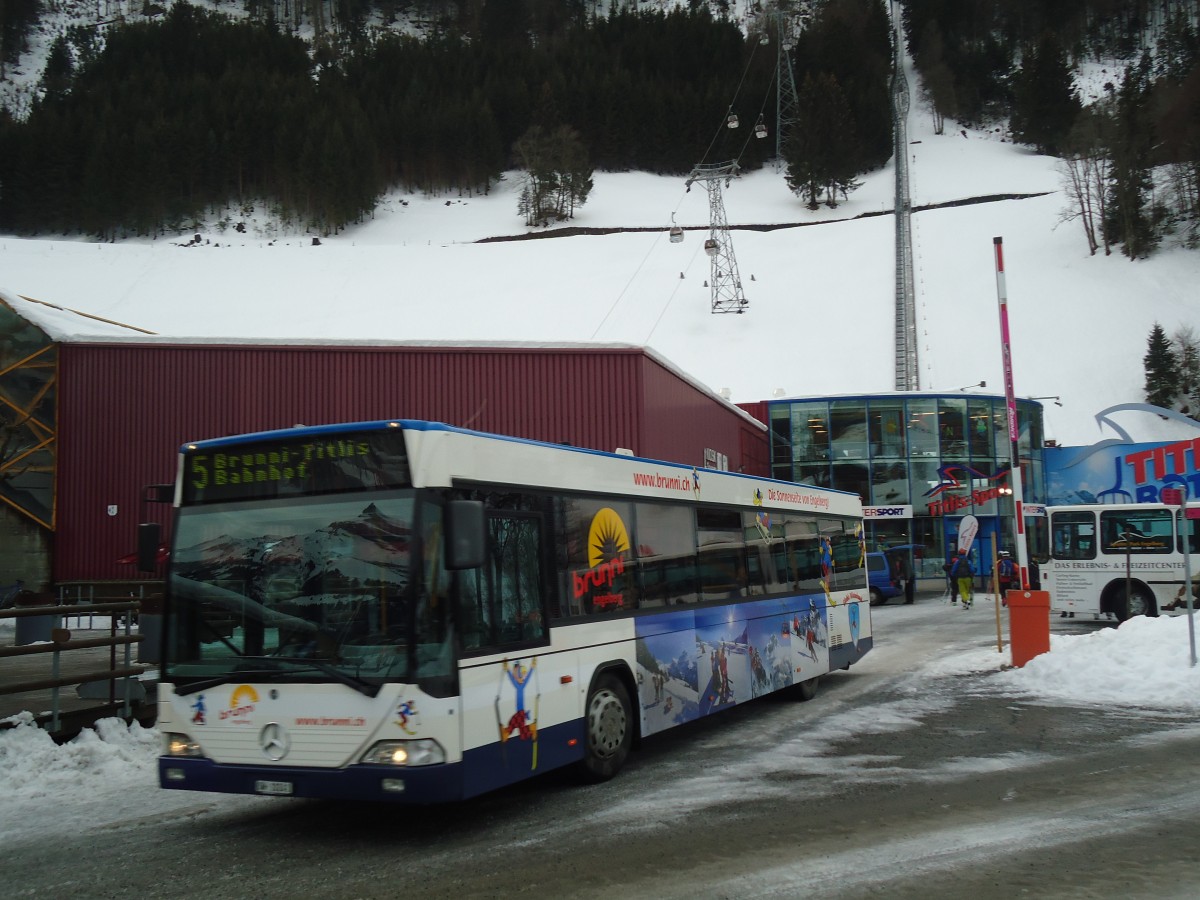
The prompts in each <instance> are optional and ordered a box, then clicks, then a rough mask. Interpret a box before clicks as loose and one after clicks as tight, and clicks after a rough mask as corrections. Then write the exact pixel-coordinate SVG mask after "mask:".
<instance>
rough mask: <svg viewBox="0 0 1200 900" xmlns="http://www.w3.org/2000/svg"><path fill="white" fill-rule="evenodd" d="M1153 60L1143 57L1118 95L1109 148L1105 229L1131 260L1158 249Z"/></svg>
mask: <svg viewBox="0 0 1200 900" xmlns="http://www.w3.org/2000/svg"><path fill="white" fill-rule="evenodd" d="M1150 71H1151V63H1150V54H1149V53H1143V54H1142V58H1141V60H1140V61H1139V62H1138V64H1137V65H1131V66H1128V67H1127V68H1126V70H1125V78H1124V80H1123V82H1122V84H1121V87H1120V89H1119V90H1118V92H1117V103H1116V127H1115V128H1114V129H1113V140H1112V143H1111V144H1110V146H1109V148H1108V149H1109V158H1110V160H1111V161H1112V164H1111V166H1110V167H1109V187H1108V201H1107V210H1106V211H1107V216H1106V218H1105V228H1106V230H1107V232H1108V235H1109V236H1110V237H1111V238H1112V240H1113V241H1114V242H1119V243H1121V245H1122V250H1121V252H1122V253H1124V254H1125V255H1126V256H1128V257H1129V258H1130V259H1141V258H1144V257H1146V256H1148V255H1149V254H1150V251H1151V250H1152V249H1153V248H1154V245H1155V243H1157V240H1158V237H1157V235H1156V234H1155V229H1154V223H1153V221H1152V220H1151V217H1150V211H1149V210H1148V209H1147V204H1148V202H1149V199H1148V198H1149V196H1150V189H1151V187H1152V185H1153V182H1152V180H1151V176H1150V169H1151V150H1152V148H1153V146H1154V142H1155V135H1154V125H1153V120H1152V118H1151V116H1150V110H1149V105H1150V95H1151V90H1152V89H1153V82H1152V81H1151V77H1150Z"/></svg>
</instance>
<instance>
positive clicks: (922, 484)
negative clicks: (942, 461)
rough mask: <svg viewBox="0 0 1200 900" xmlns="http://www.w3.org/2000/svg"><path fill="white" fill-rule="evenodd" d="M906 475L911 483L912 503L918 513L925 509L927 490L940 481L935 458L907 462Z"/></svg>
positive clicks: (922, 512) (927, 498)
mask: <svg viewBox="0 0 1200 900" xmlns="http://www.w3.org/2000/svg"><path fill="white" fill-rule="evenodd" d="M908 477H909V482H910V483H911V485H912V498H913V505H914V506H915V507H916V512H917V513H918V514H924V513H925V512H926V511H927V505H928V503H929V500H930V497H929V492H930V491H932V490H933V489H934V488H935V487H937V486H938V485H939V484H941V483H942V476H941V475H940V474H939V473H938V461H937V459H936V458H935V459H914V460H911V461H910V462H909V464H908Z"/></svg>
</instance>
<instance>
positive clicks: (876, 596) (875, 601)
mask: <svg viewBox="0 0 1200 900" xmlns="http://www.w3.org/2000/svg"><path fill="white" fill-rule="evenodd" d="M885 603H887V597H885V596H883V592H882V591H881V590H879V588H871V605H872V606H883V604H885Z"/></svg>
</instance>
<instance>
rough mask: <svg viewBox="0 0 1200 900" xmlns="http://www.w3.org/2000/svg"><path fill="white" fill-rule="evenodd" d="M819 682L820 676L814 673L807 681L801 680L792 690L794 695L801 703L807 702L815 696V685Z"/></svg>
mask: <svg viewBox="0 0 1200 900" xmlns="http://www.w3.org/2000/svg"><path fill="white" fill-rule="evenodd" d="M820 683H821V676H820V675H814V676H813V677H812V678H809V679H808V680H807V681H801V682H800V683H799V684H797V685H796V686H795V687H793V688H792V690H793V691H794V692H795V697H796V699H797V700H799V701H800V702H801V703H807V702H808V701H809V700H811V699H812V698H813V697H815V696H817V685H818V684H820Z"/></svg>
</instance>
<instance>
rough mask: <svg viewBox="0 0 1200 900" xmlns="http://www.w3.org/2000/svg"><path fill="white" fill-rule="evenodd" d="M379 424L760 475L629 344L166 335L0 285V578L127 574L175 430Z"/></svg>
mask: <svg viewBox="0 0 1200 900" xmlns="http://www.w3.org/2000/svg"><path fill="white" fill-rule="evenodd" d="M387 418H413V419H430V420H435V421H440V422H446V423H449V424H451V425H457V426H461V427H466V428H473V429H477V430H480V431H491V432H497V433H501V434H511V435H516V436H518V437H525V438H533V439H538V440H545V441H553V442H560V443H569V444H572V445H575V446H580V447H588V448H592V449H599V450H610V451H611V450H615V449H617V448H627V449H628V450H630V451H632V452H633V453H634V454H636V455H638V456H644V457H649V458H655V459H663V460H669V461H672V462H682V463H688V464H692V465H696V466H702V467H704V466H706V467H709V468H729V469H732V470H735V471H737V470H741V471H744V472H746V473H748V474H755V475H766V474H767V473H768V471H769V466H768V449H767V436H766V428H765V426H764V425H763V424H762V423H761V422H760V421H758V420H757V419H755V418H753V417H752V416H751V415H749V414H748V413H746V412H745V411H743V410H741V409H739V408H738V407H736V406H734V405H733V404H731V403H729V402H728V401H726V400H725V399H723V398H722V397H720V396H719V395H717V394H715V393H713V392H712V391H710V390H709V389H708V388H706V387H704V386H703V385H701V384H700V383H699V382H697V381H695V380H694V379H692V378H690V377H688V376H687V375H686V374H685V373H683V372H681V371H679V370H678V369H676V368H675V367H674V366H672V365H671V364H670V363H669V362H667V361H666V360H665V359H663V358H662V357H660V356H658V355H657V354H655V353H653V352H652V351H650V350H647V349H646V348H644V347H637V346H631V345H590V344H564V345H541V344H539V345H535V346H522V345H517V344H509V343H504V344H501V343H496V344H468V345H461V346H451V345H446V344H429V343H423V344H406V343H383V342H380V343H367V342H353V343H349V342H347V343H342V344H317V343H313V342H288V343H278V344H263V343H249V342H247V343H230V342H225V343H220V344H217V343H200V342H183V341H180V340H178V339H170V338H165V337H162V336H157V335H152V334H149V333H147V332H144V331H142V330H140V329H136V328H132V327H129V326H124V325H120V324H119V323H115V322H105V321H103V320H98V319H95V318H94V317H85V316H83V315H82V314H78V313H73V312H71V311H70V310H65V309H61V308H58V307H54V306H50V305H48V304H44V303H40V302H38V301H34V300H30V299H28V298H23V297H16V296H13V295H9V294H4V293H0V587H3V586H5V585H8V584H11V583H13V582H14V581H15V580H16V579H21V580H23V581H24V582H25V584H26V586H27V587H31V588H33V589H35V590H36V589H40V588H46V587H52V586H59V585H64V584H70V583H81V582H82V583H103V582H123V581H133V580H139V579H141V578H144V577H145V576H140V575H139V574H138V572H137V570H136V566H135V565H133V564H132V563H130V562H128V561H125V562H122V559H123V558H127V557H129V556H130V555H131V554H132V553H133V551H134V549H135V544H136V532H137V525H138V523H139V522H142V521H158V522H160V523H162V524H163V525H164V526H169V508H168V507H164V506H162V505H160V504H154V503H147V502H146V501H145V498H146V488H147V487H148V486H149V485H153V484H165V483H168V482H171V481H173V480H174V477H175V473H176V466H177V451H178V449H179V447H180V445H181V444H183V443H184V442H186V441H192V440H201V439H205V438H212V437H218V436H223V435H229V434H236V433H240V432H248V431H260V430H268V429H275V428H286V427H290V426H292V425H296V424H306V425H316V424H324V423H331V422H346V421H358V420H373V419H387Z"/></svg>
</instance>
